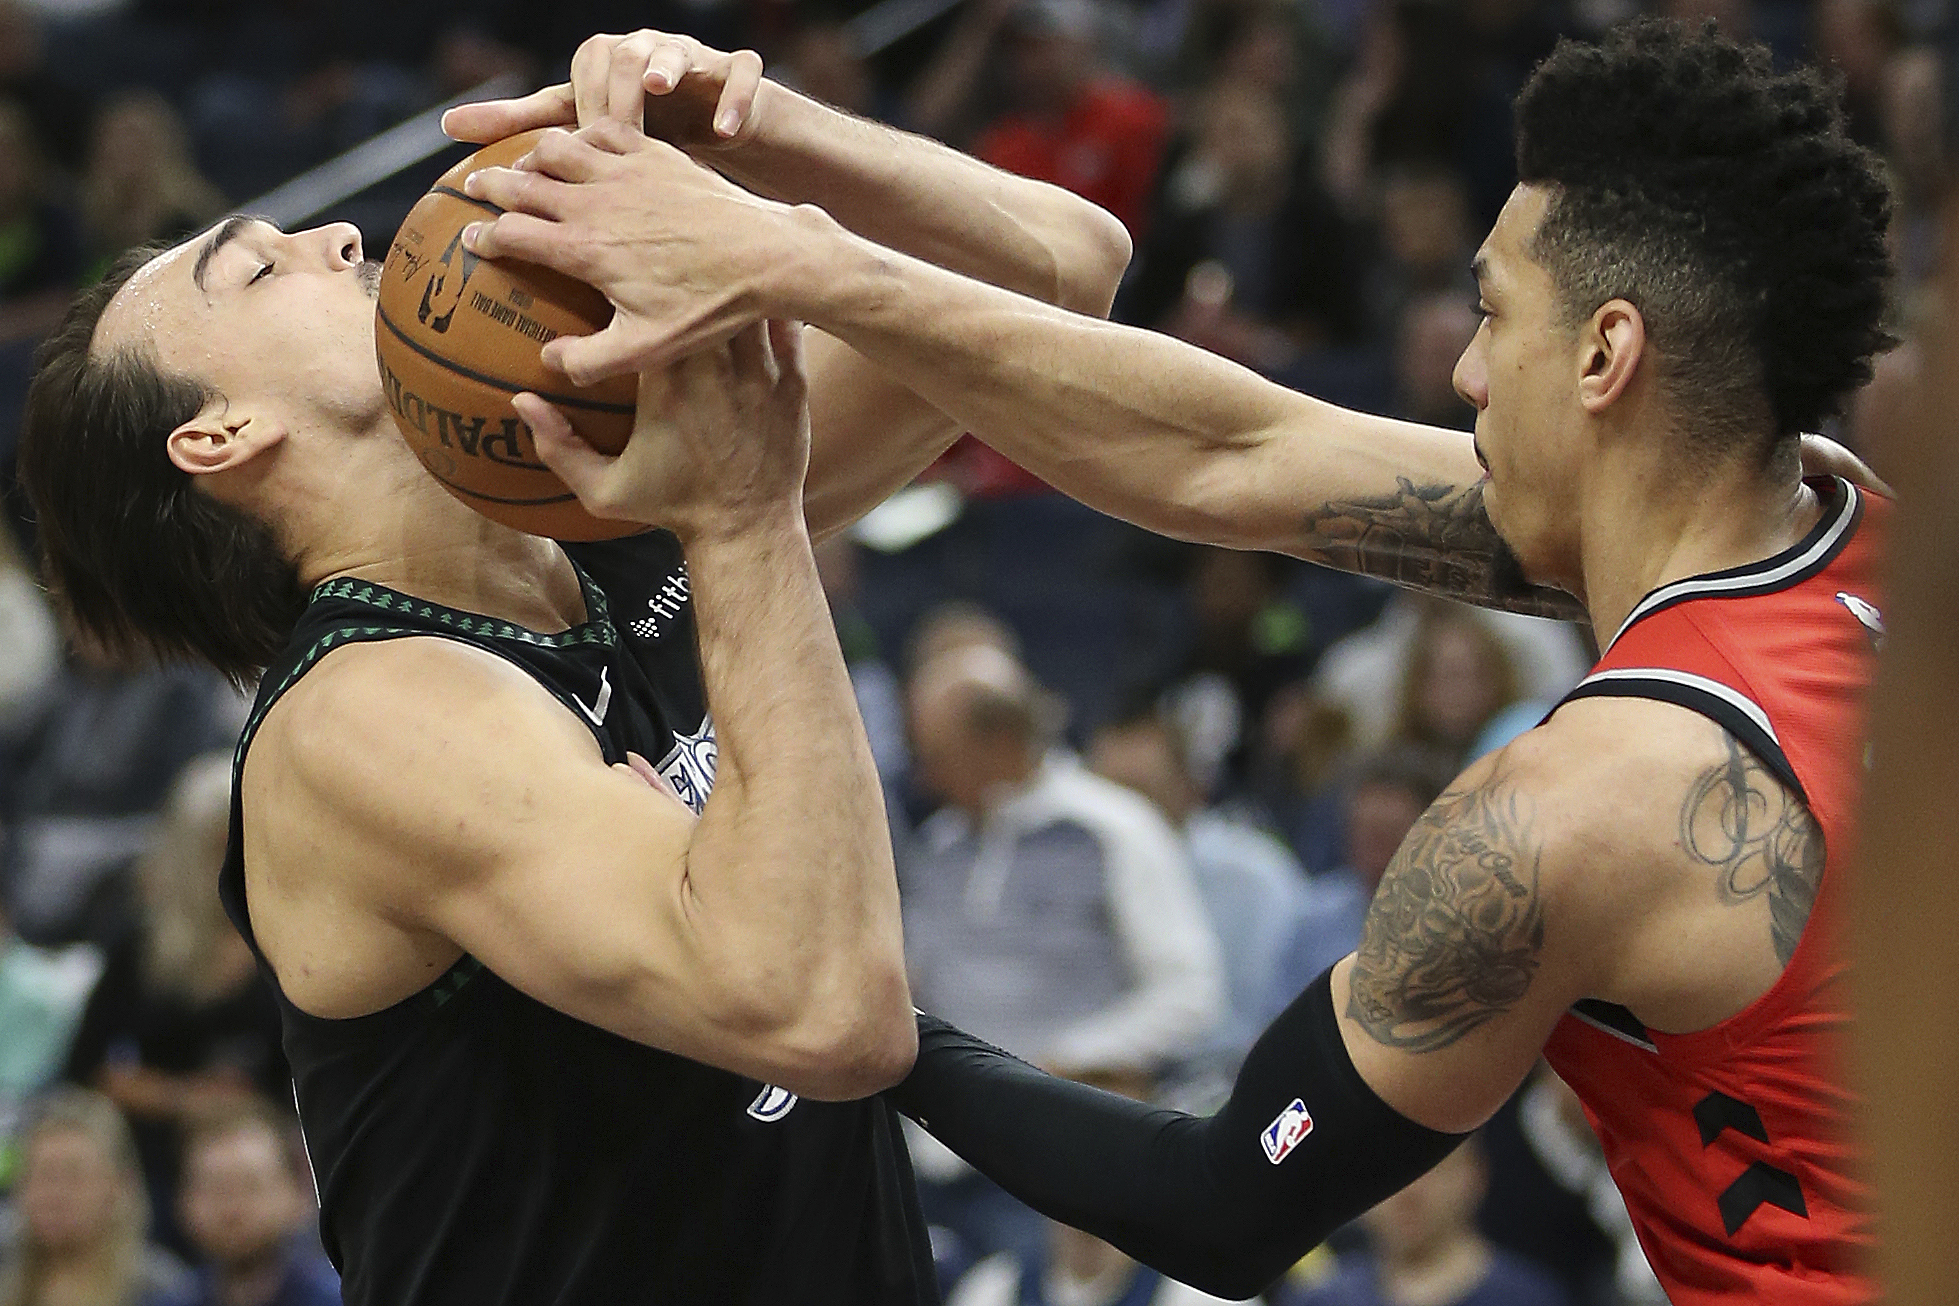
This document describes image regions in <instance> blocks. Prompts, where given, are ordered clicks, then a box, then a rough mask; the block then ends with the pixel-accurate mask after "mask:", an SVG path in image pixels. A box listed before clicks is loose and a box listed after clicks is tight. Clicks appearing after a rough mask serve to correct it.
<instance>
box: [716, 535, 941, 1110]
mask: <svg viewBox="0 0 1959 1306" xmlns="http://www.w3.org/2000/svg"><path fill="white" fill-rule="evenodd" d="M686 547H687V560H688V568H689V572H690V575H691V577H692V582H693V594H694V605H695V615H696V620H697V623H698V630H699V637H700V654H701V671H702V678H703V681H704V682H705V685H706V689H707V695H708V703H709V705H710V707H711V708H712V710H713V713H714V720H715V731H716V736H717V740H718V744H719V748H720V755H719V760H718V774H717V777H716V783H715V787H714V791H713V795H712V797H710V798H709V800H708V803H707V806H706V809H705V811H704V812H703V814H702V816H701V820H700V823H699V824H698V826H696V828H695V833H694V836H693V840H692V842H691V845H690V847H689V850H688V872H687V892H688V893H689V895H690V901H689V906H690V908H691V911H690V916H691V919H692V922H693V924H694V925H695V926H696V928H697V930H698V941H699V945H700V947H701V948H702V951H703V960H704V962H705V963H706V964H709V965H711V966H713V967H715V968H717V972H718V974H719V976H720V977H721V978H722V979H723V980H724V981H725V983H726V986H727V988H726V992H727V995H728V1001H729V1008H730V1009H729V1013H728V1018H729V1019H730V1020H731V1021H733V1022H735V1023H744V1022H745V1023H749V1024H752V1026H753V1028H754V1033H755V1036H756V1038H757V1039H758V1040H764V1041H766V1042H768V1043H769V1044H771V1045H772V1049H773V1051H772V1055H774V1056H775V1057H776V1058H777V1059H778V1060H779V1061H780V1062H781V1063H782V1065H783V1066H784V1072H783V1074H782V1076H781V1082H784V1084H785V1086H786V1087H791V1088H794V1089H796V1090H797V1091H799V1092H803V1093H805V1094H806V1095H808V1096H861V1095H862V1094H863V1093H865V1092H870V1091H875V1089H876V1088H878V1087H882V1086H883V1085H884V1084H887V1083H889V1082H891V1080H892V1079H893V1078H894V1077H895V1076H896V1075H898V1074H902V1073H903V1071H904V1068H905V1066H906V1065H908V1064H909V1062H910V1056H911V1051H912V1046H913V1044H912V1034H911V1030H910V997H909V994H908V991H907V988H906V984H905V978H904V951H903V941H902V936H901V931H900V923H899V910H898V891H897V880H896V876H895V873H894V872H893V869H892V862H891V847H890V834H889V827H888V825H887V824H886V819H885V813H884V802H883V795H882V791H881V789H880V787H879V784H878V777H877V771H876V769H875V767H874V765H873V763H872V761H871V753H870V746H869V744H868V743H867V742H866V740H865V738H864V729H863V725H862V723H861V721H860V720H859V719H858V716H857V710H856V705H855V699H854V697H853V695H852V691H851V686H850V678H849V675H848V674H847V672H846V671H845V669H844V663H843V657H842V654H841V653H840V652H839V650H838V648H837V642H836V636H835V634H834V632H833V630H832V628H831V624H830V619H829V610H828V608H827V606H826V605H825V603H824V599H823V594H822V589H821V586H820V585H819V583H818V580H817V575H816V567H815V563H814V561H813V560H812V559H811V557H810V552H809V543H808V539H807V537H806V536H805V534H804V533H803V527H802V524H801V521H800V519H799V518H796V517H794V516H792V515H784V516H782V517H780V518H779V519H778V520H773V521H771V522H769V523H768V524H766V525H764V526H750V527H749V528H747V529H744V530H742V531H740V532H738V533H732V534H726V535H720V536H714V537H707V536H701V537H696V538H692V539H689V540H688V541H687V544H686Z"/></svg>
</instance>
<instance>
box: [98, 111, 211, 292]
mask: <svg viewBox="0 0 1959 1306" xmlns="http://www.w3.org/2000/svg"><path fill="white" fill-rule="evenodd" d="M225 207H226V204H225V197H224V196H223V195H221V194H219V193H218V188H217V187H215V186H213V185H212V184H211V183H210V182H209V181H207V180H205V178H204V176H203V174H201V173H199V172H198V170H197V165H196V164H195V163H193V162H192V161H191V157H190V142H189V138H188V136H187V135H186V134H185V131H184V124H183V120H182V119H181V118H179V117H178V116H177V111H176V110H175V109H173V108H171V107H170V104H169V102H168V101H166V100H165V99H164V98H163V97H162V96H161V95H158V94H157V93H156V92H154V91H142V90H138V91H125V92H124V93H122V94H120V95H117V96H115V97H113V98H112V99H110V100H109V102H108V103H106V104H105V105H103V106H102V108H101V110H100V111H99V112H98V113H97V115H96V119H95V127H94V130H93V131H92V132H91V133H90V135H89V151H88V166H87V168H86V170H85V171H84V172H83V174H82V179H81V209H82V226H83V230H84V231H85V233H86V235H87V238H88V248H89V254H90V257H91V259H92V260H93V265H92V267H91V279H93V277H94V276H95V275H99V274H100V272H101V271H102V270H103V269H104V268H106V267H107V266H108V264H109V262H110V261H111V260H112V259H114V258H115V256H116V255H118V254H120V253H122V252H123V251H124V250H126V249H128V248H129V247H130V246H132V245H141V244H143V243H144V242H145V241H151V240H171V241H175V240H179V239H182V238H183V237H184V236H187V235H189V234H190V233H191V232H193V231H199V230H202V229H203V228H204V227H205V226H207V225H209V224H210V223H211V222H212V221H214V220H215V219H216V218H217V217H218V216H219V215H220V214H222V213H223V212H224V210H225Z"/></svg>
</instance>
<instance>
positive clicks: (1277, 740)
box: [1252, 681, 1354, 878]
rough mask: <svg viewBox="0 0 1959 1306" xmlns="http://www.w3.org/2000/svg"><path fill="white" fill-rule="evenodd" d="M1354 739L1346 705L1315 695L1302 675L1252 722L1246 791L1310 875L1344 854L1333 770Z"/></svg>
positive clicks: (1338, 792) (1336, 773) (1341, 762)
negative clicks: (1255, 725) (1254, 744)
mask: <svg viewBox="0 0 1959 1306" xmlns="http://www.w3.org/2000/svg"><path fill="white" fill-rule="evenodd" d="M1353 738H1354V726H1353V720H1352V718H1351V717H1349V716H1348V715H1347V711H1346V709H1345V708H1342V707H1340V706H1339V705H1338V704H1335V703H1332V702H1329V701H1327V700H1326V699H1324V698H1321V697H1320V696H1319V695H1318V694H1316V693H1314V692H1313V690H1312V688H1311V686H1310V685H1309V684H1308V683H1307V682H1305V681H1296V682H1294V683H1293V684H1290V685H1287V686H1285V687H1284V688H1283V689H1281V690H1280V691H1279V692H1278V693H1277V694H1274V695H1273V696H1272V701H1271V703H1270V704H1269V705H1268V706H1267V708H1266V711H1265V719H1264V720H1263V721H1262V722H1260V723H1259V751H1258V753H1257V755H1256V756H1255V757H1254V759H1253V770H1252V785H1253V790H1252V792H1253V795H1254V797H1255V799H1256V801H1257V803H1258V804H1259V806H1260V807H1261V808H1262V809H1263V810H1264V811H1265V812H1266V813H1267V815H1268V816H1269V817H1270V818H1271V821H1272V824H1273V827H1274V828H1275V829H1277V830H1278V831H1279V833H1280V835H1281V836H1282V837H1283V838H1284V839H1285V841H1286V844H1287V845H1288V846H1289V847H1291V849H1292V851H1293V855H1294V856H1296V857H1298V858H1299V861H1300V864H1301V865H1303V866H1304V867H1305V868H1306V873H1307V874H1308V875H1310V876H1313V877H1314V878H1318V877H1319V876H1322V875H1325V874H1327V873H1328V872H1330V871H1332V870H1334V869H1335V868H1336V867H1338V866H1340V865H1341V863H1342V861H1343V860H1344V858H1345V849H1346V833H1345V826H1344V824H1343V822H1344V816H1343V814H1342V808H1343V806H1344V803H1345V793H1344V790H1343V789H1342V787H1341V784H1340V773H1341V768H1342V767H1343V766H1344V765H1345V764H1346V763H1347V761H1348V760H1349V759H1350V757H1351V755H1352V752H1353Z"/></svg>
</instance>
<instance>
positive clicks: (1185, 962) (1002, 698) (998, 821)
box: [898, 644, 1224, 1260]
mask: <svg viewBox="0 0 1959 1306" xmlns="http://www.w3.org/2000/svg"><path fill="white" fill-rule="evenodd" d="M907 706H908V708H909V712H910V722H911V740H912V758H913V767H914V775H915V778H916V779H917V781H918V782H919V783H920V785H921V787H923V788H924V789H925V790H926V791H927V792H929V793H930V794H932V795H933V796H935V797H936V798H937V799H938V801H940V802H941V803H942V804H943V806H942V807H941V808H940V809H939V810H938V811H937V812H935V813H933V815H932V816H931V817H929V818H928V819H927V820H926V821H925V822H924V823H923V824H922V825H921V826H920V827H919V830H918V835H917V837H916V838H915V839H914V840H913V841H912V845H911V847H910V848H909V849H908V850H907V851H906V854H905V856H903V857H902V858H900V860H899V866H898V873H899V886H900V888H901V890H902V891H903V902H904V926H905V945H906V954H907V958H908V960H909V962H910V971H911V985H912V996H913V999H914V1001H916V1002H917V1003H918V1004H919V1005H920V1006H921V1007H926V1008H930V1009H931V1010H933V1011H935V1012H937V1011H944V1012H948V1013H954V1014H953V1015H951V1016H950V1017H949V1018H951V1019H957V1020H959V1021H961V1022H963V1023H964V1024H965V1025H966V1027H967V1028H970V1029H973V1030H974V1031H975V1032H976V1033H978V1034H979V1035H980V1036H981V1037H983V1038H986V1039H989V1040H991V1041H992V1042H994V1043H997V1044H999V1045H1000V1046H1002V1047H1005V1048H1007V1049H1009V1050H1011V1051H1014V1052H1017V1053H1019V1054H1020V1055H1022V1056H1024V1057H1027V1058H1029V1059H1031V1060H1034V1061H1037V1062H1039V1063H1041V1064H1042V1065H1045V1066H1048V1067H1050V1068H1053V1069H1056V1070H1057V1071H1059V1072H1061V1073H1064V1074H1072V1075H1080V1074H1087V1073H1090V1072H1125V1073H1134V1072H1139V1071H1141V1072H1153V1071H1155V1070H1156V1069H1157V1067H1159V1066H1160V1065H1162V1064H1164V1063H1166V1062H1168V1061H1171V1060H1173V1059H1175V1058H1178V1057H1182V1056H1185V1055H1188V1054H1189V1053H1191V1052H1193V1051H1195V1050H1196V1049H1197V1048H1198V1047H1199V1046H1200V1045H1201V1042H1202V1040H1203V1039H1204V1038H1205V1036H1206V1035H1207V1034H1208V1033H1209V1031H1210V1028H1211V1026H1212V1025H1213V1024H1215V1022H1216V1021H1217V1019H1218V1017H1219V1015H1220V1014H1221V1013H1222V1010H1223V1007H1224V978H1223V967H1222V962H1221V960H1220V957H1219V955H1218V944H1217V938H1216V936H1215V935H1214V934H1213V933H1212V932H1211V928H1210V925H1209V923H1208V921H1207V919H1206V917H1205V912H1204V905H1203V899H1202V897H1201V895H1200V894H1199V892H1198V890H1197V885H1196V882H1195V880H1194V878H1193V876H1192V873H1191V868H1190V863H1189V860H1188V858H1187V856H1186V854H1185V852H1184V849H1183V847H1182V845H1181V843H1180V842H1179V840H1178V838H1177V836H1176V833H1175V832H1174V831H1173V830H1172V829H1171V828H1170V826H1169V823H1168V822H1167V821H1165V820H1164V818H1163V817H1162V816H1160V815H1159V814H1158V813H1157V812H1156V810H1155V809H1154V808H1152V807H1151V806H1150V804H1149V802H1148V801H1147V800H1145V799H1143V798H1142V797H1140V796H1138V795H1136V794H1134V793H1131V792H1130V791H1129V790H1127V789H1124V788H1123V787H1122V786H1120V785H1117V784H1114V783H1112V782H1111V781H1108V780H1104V779H1102V778H1101V777H1099V776H1096V775H1093V774H1091V773H1089V772H1088V771H1086V770H1084V769H1083V768H1082V767H1081V765H1080V764H1079V763H1078V762H1076V761H1075V760H1073V759H1072V758H1069V757H1067V756H1065V755H1062V754H1060V753H1058V752H1055V751H1053V750H1052V749H1051V744H1052V742H1053V739H1054V737H1055V734H1056V732H1057V729H1058V726H1059V721H1058V716H1059V711H1058V709H1057V707H1056V705H1055V704H1054V703H1053V702H1052V701H1051V699H1050V698H1049V696H1048V695H1047V693H1046V692H1045V691H1044V690H1042V688H1041V687H1040V686H1039V685H1037V684H1036V683H1035V682H1034V679H1033V677H1032V676H1031V675H1030V674H1029V673H1028V672H1027V670H1026V668H1024V667H1022V666H1021V665H1020V664H1019V663H1018V662H1017V661H1015V660H1014V659H1013V658H1012V657H1010V656H1008V655H1007V654H1006V653H1004V652H1002V651H1001V650H1000V649H998V648H997V647H993V646H991V645H988V644H969V645H966V646H963V647H954V648H952V649H950V650H948V651H946V652H943V653H941V654H939V655H938V656H936V657H932V658H930V659H927V660H925V661H923V662H922V663H920V664H919V666H918V667H917V669H916V671H915V672H914V673H913V674H912V676H911V679H910V683H909V684H908V685H907ZM910 1136H911V1137H913V1138H914V1139H918V1140H922V1139H923V1138H924V1135H922V1134H918V1133H916V1132H914V1133H913V1134H912V1135H910ZM915 1159H916V1161H917V1165H918V1171H919V1198H920V1202H921V1205H922V1206H923V1208H924V1211H925V1216H926V1219H927V1220H928V1221H929V1222H930V1223H932V1224H934V1225H937V1226H940V1227H943V1228H946V1229H949V1230H951V1231H952V1233H953V1234H954V1235H955V1237H956V1239H957V1240H958V1241H959V1244H960V1246H961V1248H962V1250H963V1251H964V1252H966V1253H968V1254H969V1256H983V1255H990V1254H992V1253H993V1252H996V1251H1000V1250H1003V1249H1007V1248H1014V1249H1018V1250H1019V1251H1020V1252H1021V1253H1022V1254H1024V1255H1032V1254H1034V1252H1035V1250H1036V1249H1037V1248H1038V1247H1039V1246H1040V1244H1041V1242H1042V1239H1043V1234H1042V1231H1041V1229H1042V1226H1041V1220H1040V1218H1039V1217H1038V1216H1036V1215H1035V1214H1034V1213H1033V1212H1032V1211H1029V1210H1028V1209H1027V1208H1025V1207H1023V1206H1021V1205H1020V1204H1019V1203H1018V1202H1015V1201H1014V1200H1013V1199H1011V1198H1009V1197H1007V1196H1006V1194H1005V1193H1004V1192H1002V1191H1001V1190H999V1189H998V1188H996V1187H994V1186H993V1185H992V1183H991V1182H990V1181H988V1180H986V1179H984V1178H982V1177H980V1176H979V1175H976V1174H973V1173H972V1172H971V1171H968V1170H965V1169H964V1167H963V1166H962V1165H961V1164H960V1163H958V1162H957V1160H956V1158H952V1157H951V1154H950V1153H949V1152H945V1151H944V1149H943V1148H936V1149H935V1148H932V1147H926V1146H924V1145H923V1144H922V1143H921V1145H920V1146H919V1148H918V1149H917V1150H916V1152H915ZM954 1259H955V1260H965V1259H967V1257H965V1256H962V1257H955V1258H954Z"/></svg>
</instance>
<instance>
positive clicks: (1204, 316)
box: [1116, 81, 1361, 374]
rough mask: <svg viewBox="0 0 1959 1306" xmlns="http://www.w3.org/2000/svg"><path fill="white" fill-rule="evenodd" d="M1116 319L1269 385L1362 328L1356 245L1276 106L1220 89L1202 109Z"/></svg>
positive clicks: (1269, 96)
mask: <svg viewBox="0 0 1959 1306" xmlns="http://www.w3.org/2000/svg"><path fill="white" fill-rule="evenodd" d="M1193 117H1194V125H1193V129H1192V132H1191V135H1190V138H1189V140H1188V142H1187V143H1186V144H1185V145H1184V147H1183V150H1182V154H1181V157H1179V158H1177V159H1176V160H1175V162H1174V163H1173V164H1172V165H1171V167H1170V171H1169V174H1168V176H1167V178H1166V180H1165V184H1164V185H1163V187H1162V189H1161V191H1160V192H1159V195H1158V201H1157V208H1156V211H1155V212H1154V214H1153V215H1152V216H1151V218H1150V222H1149V228H1148V231H1149V234H1148V236H1147V237H1146V238H1145V239H1144V240H1143V242H1142V244H1141V246H1140V248H1139V249H1138V250H1137V254H1136V260H1135V263H1134V264H1133V266H1132V271H1131V275H1130V279H1129V282H1128V284H1127V285H1126V286H1125V288H1124V295H1123V301H1122V302H1121V303H1119V304H1118V305H1117V308H1116V315H1117V316H1118V317H1119V318H1122V319H1123V320H1127V321H1133V322H1139V323H1142V324H1144V325H1147V326H1157V327H1160V328H1161V329H1163V330H1165V331H1168V332H1170V333H1171V334H1172V335H1176V336H1179V337H1181V338H1183V339H1185V340H1189V341H1191V342H1192V343H1193V344H1197V345H1201V346H1203V347H1204V348H1206V349H1209V350H1211V351H1213V352H1214V353H1220V354H1223V355H1224V356H1225V357H1227V358H1230V359H1233V360H1235V361H1237V362H1240V363H1243V364H1245V365H1246V366H1247V367H1252V368H1256V369H1258V370H1260V371H1263V372H1266V373H1268V374H1269V373H1273V372H1277V371H1280V370H1282V369H1283V368H1285V367H1287V366H1288V365H1289V364H1291V363H1292V361H1293V360H1294V359H1295V357H1296V356H1297V355H1298V354H1299V353H1300V352H1301V351H1302V350H1306V349H1311V348H1314V347H1317V346H1321V345H1326V344H1333V343H1347V342H1351V341H1352V340H1353V339H1355V338H1356V337H1357V336H1358V334H1359V331H1360V327H1361V313H1360V287H1359V279H1358V268H1357V259H1356V250H1355V249H1354V242H1353V240H1352V239H1351V237H1350V236H1349V233H1348V231H1347V228H1346V223H1345V221H1344V220H1343V219H1342V218H1341V216H1340V213H1339V211H1338V210H1337V209H1336V208H1335V207H1334V204H1333V201H1332V200H1331V198H1329V197H1328V196H1327V194H1326V193H1325V191H1324V190H1323V189H1322V188H1321V187H1320V185H1319V183H1318V180H1317V178H1316V177H1315V175H1314V173H1313V171H1312V170H1311V169H1309V168H1306V167H1304V166H1302V159H1301V155H1300V151H1299V150H1298V148H1297V147H1296V145H1295V143H1294V141H1293V138H1292V134H1291V128H1290V127H1289V125H1288V123H1287V121H1286V117H1285V113H1284V110H1283V108H1282V106H1281V104H1280V102H1279V100H1278V98H1277V97H1276V96H1275V95H1274V94H1273V93H1272V92H1271V91H1269V90H1267V89H1265V88H1263V87H1259V86H1256V85H1244V84H1240V83H1236V82H1230V81H1221V82H1219V83H1218V84H1216V85H1215V86H1213V87H1212V88H1211V89H1210V90H1209V91H1208V92H1206V93H1205V95H1204V96H1203V97H1202V98H1201V99H1200V100H1199V101H1198V103H1197V105H1196V111H1195V113H1194V115H1193Z"/></svg>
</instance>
